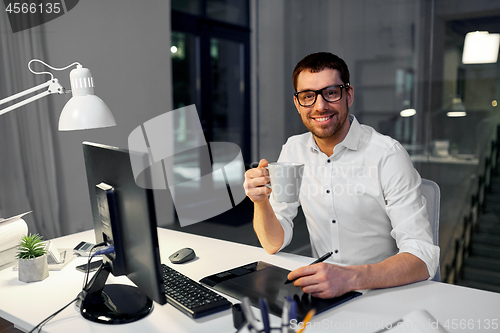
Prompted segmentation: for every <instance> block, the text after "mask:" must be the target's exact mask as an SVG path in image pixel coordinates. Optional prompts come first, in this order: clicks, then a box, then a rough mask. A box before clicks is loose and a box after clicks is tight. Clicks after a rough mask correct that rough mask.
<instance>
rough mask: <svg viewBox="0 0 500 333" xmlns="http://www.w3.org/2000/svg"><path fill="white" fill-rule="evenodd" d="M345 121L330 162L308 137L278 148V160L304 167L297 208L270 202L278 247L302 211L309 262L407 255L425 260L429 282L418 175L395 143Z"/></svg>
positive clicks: (433, 260)
mask: <svg viewBox="0 0 500 333" xmlns="http://www.w3.org/2000/svg"><path fill="white" fill-rule="evenodd" d="M349 117H350V119H349V120H350V121H351V126H350V129H349V132H348V134H347V135H346V137H345V138H344V140H343V141H342V142H341V143H339V144H338V145H337V146H336V147H335V149H334V151H333V154H332V155H331V156H327V155H326V154H324V153H323V152H322V151H321V150H319V148H318V146H317V144H316V142H315V140H314V137H313V136H312V134H311V133H310V132H309V133H305V134H302V135H296V136H292V137H290V138H289V139H288V141H287V142H286V143H285V145H283V148H282V150H281V154H280V157H279V159H278V161H280V162H297V163H304V176H303V180H302V185H301V188H300V195H299V202H296V203H288V204H287V203H278V202H275V201H274V200H273V199H272V197H273V196H272V195H271V197H270V201H271V205H272V207H273V209H274V212H275V214H276V217H277V218H278V220H279V222H280V223H281V225H282V227H283V230H284V233H285V238H284V243H283V246H282V248H284V247H285V246H287V245H288V244H289V243H290V241H291V240H292V235H293V219H294V218H295V216H296V215H297V211H298V207H299V205H302V210H303V212H304V215H305V218H306V221H307V228H308V230H309V234H310V238H311V245H312V250H313V255H314V256H316V257H318V256H320V255H323V254H325V253H326V252H329V251H332V252H333V255H332V257H331V259H330V260H331V261H333V262H337V263H341V264H347V265H360V264H371V263H377V262H380V261H382V260H384V259H387V258H388V257H391V256H393V255H395V254H397V253H401V252H407V253H411V254H413V255H415V256H417V257H418V258H420V259H421V260H422V261H423V262H425V264H426V265H427V269H428V272H429V279H431V278H433V277H434V274H435V273H436V270H437V267H438V264H439V247H437V246H434V245H433V241H432V231H431V227H430V223H429V221H428V217H427V211H426V208H425V198H424V197H423V196H422V195H421V193H420V183H421V178H420V175H419V174H418V172H417V171H416V170H415V168H414V167H413V164H412V162H411V159H410V157H409V155H408V153H407V152H406V150H405V149H404V148H403V147H402V146H401V144H400V143H399V142H397V141H396V140H394V139H392V138H390V137H388V136H384V135H382V134H380V133H378V132H376V131H375V130H374V129H373V128H372V127H369V126H365V125H360V124H359V122H358V121H357V119H356V118H355V117H354V116H353V115H350V116H349Z"/></svg>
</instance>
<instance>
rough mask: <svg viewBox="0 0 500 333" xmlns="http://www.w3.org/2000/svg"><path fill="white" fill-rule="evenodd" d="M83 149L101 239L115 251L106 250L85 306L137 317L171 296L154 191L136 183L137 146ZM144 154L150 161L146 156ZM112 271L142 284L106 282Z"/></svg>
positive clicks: (93, 311)
mask: <svg viewBox="0 0 500 333" xmlns="http://www.w3.org/2000/svg"><path fill="white" fill-rule="evenodd" d="M83 153H84V158H85V168H86V171H87V182H88V189H89V195H90V203H91V207H92V217H93V220H94V230H95V236H96V242H97V243H100V242H107V243H108V244H112V245H113V246H114V248H115V252H114V253H111V254H106V255H103V265H102V266H101V267H100V268H99V270H98V271H97V273H96V274H95V275H94V277H93V278H92V280H91V281H90V282H89V284H88V285H87V286H86V288H85V289H86V292H85V293H84V294H85V295H84V299H83V300H82V302H81V306H80V312H81V314H82V315H83V316H84V317H85V318H86V319H89V320H91V321H95V322H100V323H105V324H122V323H128V322H132V321H136V320H139V319H141V318H143V317H144V316H146V315H147V314H148V313H149V312H151V310H152V308H153V302H152V300H154V301H155V302H157V303H159V304H165V303H166V302H167V300H166V296H165V292H164V287H163V280H162V273H161V262H160V251H159V246H158V235H157V224H156V214H155V208H154V199H153V193H152V190H149V189H145V188H141V187H139V186H137V185H136V182H135V178H134V175H133V171H132V166H131V162H130V157H129V154H133V153H132V152H130V153H129V152H128V151H127V150H123V149H119V148H115V147H110V146H106V145H101V144H96V143H91V142H84V143H83ZM138 156H140V157H141V156H142V154H138ZM143 158H144V159H145V160H144V162H145V163H147V156H146V155H144V156H143ZM141 176H142V177H145V179H147V178H148V175H147V174H143V175H141ZM109 273H111V274H113V275H114V276H120V275H126V276H127V277H128V278H129V279H130V280H131V281H132V282H133V283H134V284H135V285H136V286H137V287H133V286H128V285H121V284H106V279H107V277H108V275H109Z"/></svg>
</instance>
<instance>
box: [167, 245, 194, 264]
mask: <svg viewBox="0 0 500 333" xmlns="http://www.w3.org/2000/svg"><path fill="white" fill-rule="evenodd" d="M194 258H196V253H195V252H194V250H193V249H192V248H189V247H185V248H183V249H180V250H179V251H177V252H175V253H172V255H171V256H170V257H168V259H169V260H170V262H171V263H172V264H182V263H185V262H188V261H190V260H193V259H194Z"/></svg>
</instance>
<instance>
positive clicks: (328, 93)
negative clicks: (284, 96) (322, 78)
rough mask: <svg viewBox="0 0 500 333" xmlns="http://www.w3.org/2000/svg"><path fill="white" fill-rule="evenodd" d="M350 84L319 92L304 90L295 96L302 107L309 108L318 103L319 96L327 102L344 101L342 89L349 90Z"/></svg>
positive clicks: (326, 88) (331, 87)
mask: <svg viewBox="0 0 500 333" xmlns="http://www.w3.org/2000/svg"><path fill="white" fill-rule="evenodd" d="M349 87H350V85H349V83H346V84H337V85H334V86H328V87H325V88H323V89H319V90H303V91H299V92H296V93H294V94H293V95H294V96H295V97H297V100H298V101H299V104H300V105H301V106H304V107H307V106H312V105H314V103H316V99H317V98H318V94H321V96H323V99H324V100H325V101H327V102H337V101H340V100H341V99H342V89H343V88H346V89H349Z"/></svg>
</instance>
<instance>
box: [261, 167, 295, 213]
mask: <svg viewBox="0 0 500 333" xmlns="http://www.w3.org/2000/svg"><path fill="white" fill-rule="evenodd" d="M266 168H267V169H268V170H269V178H270V179H271V185H269V184H267V185H266V186H268V187H270V188H271V189H272V190H273V192H272V196H273V199H274V201H276V202H288V203H291V202H296V201H298V200H299V192H300V184H301V183H302V175H303V173H304V164H301V163H293V162H276V163H269V165H268V166H267V167H266Z"/></svg>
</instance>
